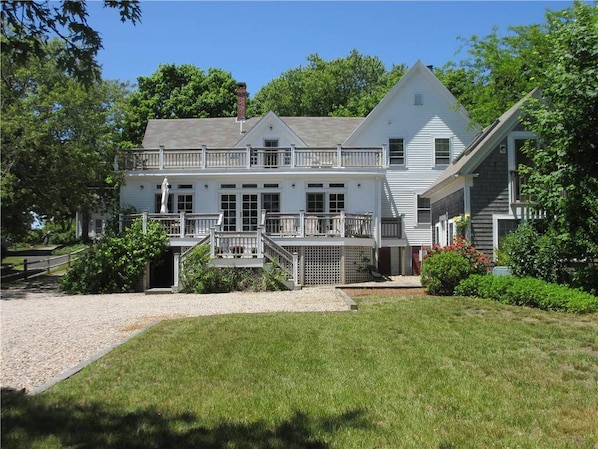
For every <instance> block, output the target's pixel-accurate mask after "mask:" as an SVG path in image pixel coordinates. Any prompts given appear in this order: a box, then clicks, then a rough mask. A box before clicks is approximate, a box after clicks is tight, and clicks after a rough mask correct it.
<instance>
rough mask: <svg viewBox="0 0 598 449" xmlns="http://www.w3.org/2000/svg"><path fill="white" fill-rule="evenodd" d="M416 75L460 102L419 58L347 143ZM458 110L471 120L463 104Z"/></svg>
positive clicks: (455, 102)
mask: <svg viewBox="0 0 598 449" xmlns="http://www.w3.org/2000/svg"><path fill="white" fill-rule="evenodd" d="M414 77H423V78H424V79H426V80H427V81H428V82H429V84H430V85H431V86H432V87H433V88H434V89H436V91H437V92H439V93H440V94H441V95H442V96H443V97H444V98H445V99H446V100H447V101H448V102H449V103H450V104H454V105H459V102H458V101H457V99H456V98H455V96H454V95H453V94H452V93H451V92H450V91H449V90H448V89H447V87H446V86H445V85H444V84H442V83H441V82H440V80H439V79H438V78H436V76H435V75H434V73H433V72H432V70H430V69H429V68H428V67H427V66H426V65H424V63H423V62H422V61H421V60H419V59H418V60H417V62H416V63H415V64H414V65H413V66H412V67H411V68H410V69H409V70H407V73H405V74H404V75H403V77H402V78H401V79H400V80H399V82H398V83H397V84H395V85H394V87H393V88H392V89H390V91H389V92H388V93H387V94H386V95H385V96H384V98H383V99H382V100H381V101H380V102H379V103H378V104H377V105H376V107H375V108H374V109H372V110H371V112H370V113H369V114H368V116H367V117H366V118H365V120H363V122H362V123H361V125H360V126H359V127H358V128H356V129H355V131H354V132H353V133H352V134H351V135H350V136H349V137H348V138H347V140H346V141H345V143H348V144H349V145H350V144H351V141H354V140H355V139H356V138H357V136H358V135H359V134H360V133H361V132H363V131H364V130H365V129H366V128H367V127H368V126H369V123H370V122H372V121H375V120H377V119H378V118H379V116H380V115H381V114H382V113H383V112H384V111H385V110H386V105H387V104H388V103H390V102H392V101H393V100H394V98H396V96H397V95H399V93H400V92H401V91H402V90H404V89H406V88H407V87H408V85H409V83H410V82H411V80H412V79H413V78H414ZM456 111H457V112H458V113H460V114H462V115H463V117H464V118H465V119H466V120H467V121H469V120H470V118H469V115H468V114H467V111H466V110H465V108H463V107H462V106H460V105H459V106H458V107H457V109H456Z"/></svg>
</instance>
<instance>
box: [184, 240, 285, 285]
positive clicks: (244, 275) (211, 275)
mask: <svg viewBox="0 0 598 449" xmlns="http://www.w3.org/2000/svg"><path fill="white" fill-rule="evenodd" d="M181 271H182V272H181V278H180V279H181V291H182V292H183V293H225V292H232V291H245V290H248V291H274V290H282V289H283V288H284V284H283V283H282V281H283V280H284V275H283V273H282V271H281V270H280V269H279V268H278V267H277V266H276V264H272V267H271V268H269V269H267V270H263V269H261V268H236V267H227V268H217V267H212V266H210V247H209V246H208V245H197V246H196V247H195V248H193V249H192V250H191V252H190V253H189V254H188V255H187V256H186V258H185V260H184V262H183V269H182V270H181Z"/></svg>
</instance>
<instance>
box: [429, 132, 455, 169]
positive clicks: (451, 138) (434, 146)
mask: <svg viewBox="0 0 598 449" xmlns="http://www.w3.org/2000/svg"><path fill="white" fill-rule="evenodd" d="M454 137H455V136H454V135H444V134H438V135H435V136H432V167H433V168H437V169H438V168H440V169H445V168H447V167H448V166H449V165H451V161H452V160H453V153H454V151H453V138H454ZM438 139H448V141H449V154H448V162H447V163H446V164H437V163H436V140H438Z"/></svg>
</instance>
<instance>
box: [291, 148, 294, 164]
mask: <svg viewBox="0 0 598 449" xmlns="http://www.w3.org/2000/svg"><path fill="white" fill-rule="evenodd" d="M291 167H295V144H294V143H292V144H291Z"/></svg>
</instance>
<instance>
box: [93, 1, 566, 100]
mask: <svg viewBox="0 0 598 449" xmlns="http://www.w3.org/2000/svg"><path fill="white" fill-rule="evenodd" d="M571 5H572V2H562V1H545V0H536V1H527V2H524V1H501V2H495V1H457V0H446V1H438V2H436V1H418V2H412V1H383V2H374V1H347V2H341V1H327V2H322V1H302V2H299V1H298V2H290V1H276V2H274V1H260V2H258V1H239V2H233V1H218V2H215V1H197V0H196V1H147V0H145V1H142V2H141V10H142V18H141V23H138V24H137V25H132V24H131V23H130V22H126V23H121V22H120V19H119V15H118V11H117V10H114V9H110V8H103V2H98V1H91V2H89V3H88V12H89V18H88V22H89V24H90V25H91V26H92V27H93V28H94V29H96V30H97V31H99V32H100V34H101V37H102V42H103V47H104V48H103V50H101V51H100V52H99V54H98V62H99V63H100V65H101V66H102V73H103V78H104V79H118V80H121V81H129V82H130V83H131V84H135V83H136V81H137V77H138V76H150V75H152V74H153V73H154V72H156V70H157V69H158V67H159V65H160V64H177V65H180V64H192V65H195V66H197V67H199V68H200V69H202V70H203V71H204V72H207V70H208V68H210V67H214V68H218V69H222V70H225V71H227V72H230V73H231V75H232V77H233V78H234V79H235V80H236V81H239V82H240V81H243V82H245V83H247V90H248V92H249V94H250V97H252V96H254V95H255V94H256V93H257V92H258V91H259V90H260V88H261V87H262V86H263V85H265V84H267V83H268V82H269V81H271V80H272V79H275V78H278V77H279V76H280V75H281V74H282V73H284V72H285V71H287V70H289V69H292V68H297V67H300V66H306V65H307V59H306V58H307V56H309V55H310V54H313V53H317V54H318V55H319V56H320V57H322V58H323V59H325V60H332V59H336V58H345V57H347V56H348V55H349V53H350V52H351V50H353V49H356V50H357V51H358V52H359V53H360V54H362V55H367V56H375V57H378V58H379V59H380V60H381V61H382V62H383V63H384V64H385V66H386V68H387V69H390V68H391V67H392V65H393V64H406V65H407V66H408V67H410V66H412V65H413V64H414V63H415V62H416V61H417V60H418V59H420V60H422V62H423V63H424V64H426V65H434V66H437V67H440V66H443V65H444V64H446V63H447V62H449V61H459V60H461V59H464V58H465V57H466V53H465V52H464V51H462V50H461V51H460V49H461V48H462V47H463V41H462V40H460V39H459V38H460V37H461V38H465V39H468V38H470V37H471V36H473V35H478V36H482V37H483V36H486V35H488V34H489V33H490V32H491V31H492V29H493V27H497V28H498V31H499V33H501V34H504V33H507V32H508V27H509V26H512V25H532V24H539V23H544V22H545V13H546V10H552V11H559V10H562V9H565V8H568V7H570V6H571Z"/></svg>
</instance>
